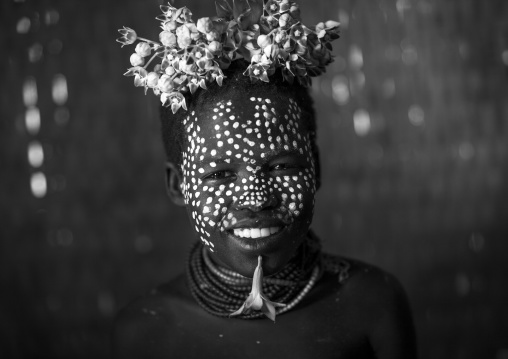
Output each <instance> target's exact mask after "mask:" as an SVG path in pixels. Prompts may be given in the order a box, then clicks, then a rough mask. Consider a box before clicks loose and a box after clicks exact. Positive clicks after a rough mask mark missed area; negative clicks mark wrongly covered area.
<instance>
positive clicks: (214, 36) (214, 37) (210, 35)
mask: <svg viewBox="0 0 508 359" xmlns="http://www.w3.org/2000/svg"><path fill="white" fill-rule="evenodd" d="M206 39H207V40H208V41H219V40H220V34H219V33H218V32H217V31H215V30H212V31H210V32H207V33H206Z"/></svg>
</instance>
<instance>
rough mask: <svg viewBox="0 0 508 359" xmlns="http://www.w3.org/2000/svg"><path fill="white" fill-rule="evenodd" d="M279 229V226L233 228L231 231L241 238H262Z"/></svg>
mask: <svg viewBox="0 0 508 359" xmlns="http://www.w3.org/2000/svg"><path fill="white" fill-rule="evenodd" d="M279 230H280V228H279V227H270V228H235V229H233V233H234V235H235V236H237V237H241V238H262V237H268V236H269V235H270V234H274V233H277V232H278V231H279Z"/></svg>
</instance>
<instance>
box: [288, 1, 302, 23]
mask: <svg viewBox="0 0 508 359" xmlns="http://www.w3.org/2000/svg"><path fill="white" fill-rule="evenodd" d="M289 13H290V14H291V16H292V17H293V18H294V19H296V20H300V7H299V6H298V5H297V4H293V5H291V8H290V9H289Z"/></svg>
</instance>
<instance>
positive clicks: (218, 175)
mask: <svg viewBox="0 0 508 359" xmlns="http://www.w3.org/2000/svg"><path fill="white" fill-rule="evenodd" d="M233 177H236V175H235V173H234V172H233V171H228V170H221V171H215V172H213V173H210V174H209V175H207V176H205V177H204V178H203V179H204V180H221V179H230V178H233Z"/></svg>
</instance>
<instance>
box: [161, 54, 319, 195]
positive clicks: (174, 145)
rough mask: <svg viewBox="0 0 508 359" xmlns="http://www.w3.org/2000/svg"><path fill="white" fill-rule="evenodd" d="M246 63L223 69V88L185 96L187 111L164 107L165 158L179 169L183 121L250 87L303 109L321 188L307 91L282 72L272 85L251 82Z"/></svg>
mask: <svg viewBox="0 0 508 359" xmlns="http://www.w3.org/2000/svg"><path fill="white" fill-rule="evenodd" d="M248 65H249V64H248V63H247V62H246V61H245V60H236V61H233V62H232V63H231V65H230V67H229V68H228V69H226V70H224V71H223V72H224V75H225V78H224V81H223V83H222V86H219V85H218V84H217V83H215V82H214V83H213V84H210V85H207V87H208V88H207V89H206V90H204V89H201V88H200V89H198V90H197V91H196V92H195V93H194V94H192V95H191V94H190V93H186V94H184V96H185V101H186V103H187V109H188V111H185V110H184V109H183V108H180V109H179V110H178V111H177V112H176V113H175V114H173V113H172V111H171V108H170V107H166V106H163V105H161V111H160V119H161V129H162V141H163V143H164V149H165V151H166V157H167V160H168V161H169V162H172V163H173V164H175V165H176V166H177V167H178V168H179V169H180V166H181V164H182V158H183V155H182V151H183V149H184V148H185V147H184V145H185V136H184V132H185V130H184V126H183V122H184V119H185V118H186V117H187V116H188V115H189V114H190V113H192V111H196V113H197V114H198V115H199V110H198V109H199V108H201V107H202V105H203V104H207V103H217V102H219V101H221V100H224V99H226V98H230V97H231V94H233V93H236V92H239V91H242V90H244V89H245V88H247V87H248V88H249V89H252V90H256V89H257V88H258V89H262V91H263V94H265V95H266V96H268V97H270V98H272V99H274V100H277V99H280V98H283V96H284V97H287V96H289V97H292V98H293V99H294V100H295V101H296V103H297V104H298V106H299V107H300V109H301V110H302V114H301V118H302V124H303V125H304V126H305V129H306V130H307V131H308V132H309V134H310V142H311V150H312V155H313V158H314V163H315V170H316V180H317V187H318V188H319V185H320V163H319V151H318V147H317V144H316V130H317V126H316V114H315V111H314V106H313V101H312V97H311V96H310V94H309V90H308V88H306V87H304V86H302V85H300V84H298V83H297V81H295V82H294V83H293V84H290V83H288V82H287V81H285V80H284V79H283V77H282V73H281V71H280V70H277V71H276V72H275V74H274V75H272V76H270V82H268V83H267V82H263V81H260V80H258V81H256V82H252V80H251V79H250V78H249V76H245V75H244V74H243V72H244V71H245V69H246V68H247V67H248Z"/></svg>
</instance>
